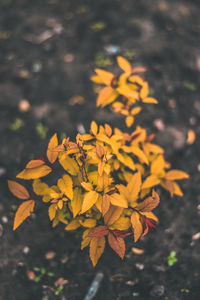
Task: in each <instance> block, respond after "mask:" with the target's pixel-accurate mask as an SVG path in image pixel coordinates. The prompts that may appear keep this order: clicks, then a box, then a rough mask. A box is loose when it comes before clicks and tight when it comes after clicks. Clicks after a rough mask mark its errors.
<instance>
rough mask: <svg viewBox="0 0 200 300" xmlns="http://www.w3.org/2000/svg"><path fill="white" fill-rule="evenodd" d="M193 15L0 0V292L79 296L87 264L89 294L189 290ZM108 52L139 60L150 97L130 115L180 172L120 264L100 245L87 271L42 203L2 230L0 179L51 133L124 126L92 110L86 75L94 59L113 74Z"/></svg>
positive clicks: (196, 25) (196, 231) (195, 264)
mask: <svg viewBox="0 0 200 300" xmlns="http://www.w3.org/2000/svg"><path fill="white" fill-rule="evenodd" d="M199 15H200V3H199V0H190V1H189V0H183V1H178V0H173V1H170V0H168V1H167V0H148V1H146V0H140V1H136V0H109V1H107V0H98V1H92V0H87V1H79V0H76V1H72V0H43V1H41V0H40V1H39V0H35V1H31V0H0V137H1V147H0V249H1V250H0V251H1V255H0V276H1V287H0V299H3V300H4V299H6V300H19V299H20V300H23V299H24V300H28V299H30V300H31V299H42V300H51V299H62V300H66V299H70V300H73V299H74V300H76V299H77V300H79V299H83V298H84V296H85V295H86V294H87V291H88V288H89V286H90V284H91V282H92V280H93V278H94V276H95V274H96V272H97V271H98V270H99V271H101V272H103V274H104V279H103V281H102V283H101V286H100V288H99V291H98V292H97V294H96V296H95V299H105V300H111V299H133V298H136V299H157V298H159V299H173V300H174V299H198V298H199V297H200V288H199V280H200V273H199V269H200V262H199V253H200V245H199V238H200V226H199V224H200V195H199V180H200V155H199V146H200V142H199V136H200V93H199V91H200V88H199V82H200V21H199ZM117 55H122V56H124V57H126V58H127V59H128V60H130V61H131V63H132V64H133V65H134V66H143V67H146V68H147V70H148V71H147V73H146V74H145V78H146V79H147V80H148V81H149V84H150V88H151V95H152V96H153V97H155V98H156V99H158V100H159V104H158V105H156V106H155V105H148V106H147V107H146V109H144V110H143V112H142V113H141V114H140V115H139V117H138V118H137V119H136V123H137V124H141V125H142V126H143V127H145V128H147V129H148V132H149V133H152V132H153V133H156V142H157V143H158V144H160V145H161V146H163V147H164V148H165V150H166V157H167V159H168V160H169V161H170V162H171V163H172V167H173V168H174V169H182V170H184V171H186V172H188V173H189V174H190V179H189V180H187V181H184V182H182V184H181V187H182V188H183V191H184V197H183V198H176V197H175V198H174V199H170V197H169V195H168V194H167V193H165V192H162V196H161V204H160V206H159V207H158V208H157V211H156V214H157V215H158V217H159V220H160V223H159V226H158V229H157V230H156V231H155V232H153V233H152V234H149V235H148V236H147V237H145V239H144V240H142V241H140V242H139V243H138V244H136V245H134V244H133V241H132V239H130V240H128V250H127V256H126V258H125V261H124V262H122V261H121V260H120V258H118V257H117V256H116V255H115V254H114V253H112V250H109V249H107V251H106V253H105V254H104V256H103V258H102V259H101V260H100V262H99V263H98V265H97V267H96V268H95V269H93V268H92V266H91V263H90V261H89V256H88V250H87V249H86V250H84V251H81V250H80V249H79V248H80V240H79V238H78V237H76V236H75V235H74V234H70V233H66V232H63V228H62V226H60V227H58V228H55V229H52V228H51V224H50V222H49V219H48V215H47V211H46V207H45V206H44V205H40V204H39V205H38V208H37V209H36V212H35V213H34V214H33V215H32V217H31V218H30V221H29V222H26V223H27V224H23V225H22V226H21V227H20V228H19V229H18V230H17V231H16V232H13V231H12V224H13V217H14V212H15V210H16V208H17V205H18V200H17V199H15V198H14V197H13V196H12V195H11V194H10V192H9V191H8V188H7V179H8V178H9V179H14V178H15V175H16V174H17V173H18V172H19V171H20V170H22V169H23V168H24V167H25V164H26V162H27V161H29V160H30V159H34V158H38V157H40V155H41V154H44V153H45V151H46V147H47V143H48V140H49V138H50V137H51V136H52V135H53V133H55V132H57V133H58V136H59V137H60V139H61V138H63V137H65V136H70V137H72V138H73V137H75V136H76V134H77V131H81V130H83V129H85V130H86V131H88V129H89V125H90V122H91V121H92V120H95V121H96V122H98V123H99V124H100V123H103V122H108V123H110V124H111V125H112V126H113V127H115V126H117V127H120V128H122V129H125V126H124V120H123V119H121V118H119V117H117V116H115V115H113V114H112V113H111V112H110V111H109V109H106V108H105V109H103V110H102V109H97V108H96V104H95V102H96V97H97V87H96V86H94V84H93V83H92V82H91V81H90V76H91V75H92V74H93V71H94V69H95V68H96V67H98V68H104V69H107V70H109V71H111V72H117V71H118V69H117V66H116V56H117ZM135 247H136V249H140V250H142V251H139V252H140V254H139V252H138V251H137V250H134V248H135ZM174 253H175V254H174ZM170 259H171V262H170ZM36 278H37V279H36Z"/></svg>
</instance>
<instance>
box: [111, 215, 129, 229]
mask: <svg viewBox="0 0 200 300" xmlns="http://www.w3.org/2000/svg"><path fill="white" fill-rule="evenodd" d="M130 225H131V223H130V219H129V218H127V217H120V218H119V219H118V220H117V221H116V222H115V223H113V224H112V225H111V226H110V227H109V229H111V230H113V229H117V230H128V229H129V227H130Z"/></svg>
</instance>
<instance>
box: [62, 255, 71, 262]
mask: <svg viewBox="0 0 200 300" xmlns="http://www.w3.org/2000/svg"><path fill="white" fill-rule="evenodd" d="M68 260H69V257H68V256H67V255H65V256H63V257H62V258H61V260H60V261H61V263H62V264H66V262H67V261H68Z"/></svg>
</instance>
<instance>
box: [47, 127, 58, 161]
mask: <svg viewBox="0 0 200 300" xmlns="http://www.w3.org/2000/svg"><path fill="white" fill-rule="evenodd" d="M57 146H58V137H57V133H55V134H54V135H53V136H52V138H51V139H50V141H49V145H48V149H47V158H48V160H49V162H50V163H51V164H53V163H54V162H55V161H56V159H57V157H58V152H57V151H54V149H55V147H57Z"/></svg>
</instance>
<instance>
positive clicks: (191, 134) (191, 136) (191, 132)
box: [186, 129, 196, 145]
mask: <svg viewBox="0 0 200 300" xmlns="http://www.w3.org/2000/svg"><path fill="white" fill-rule="evenodd" d="M195 140H196V133H195V132H194V130H192V129H190V130H188V133H187V141H186V143H187V144H188V145H192V144H193V143H194V142H195Z"/></svg>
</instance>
